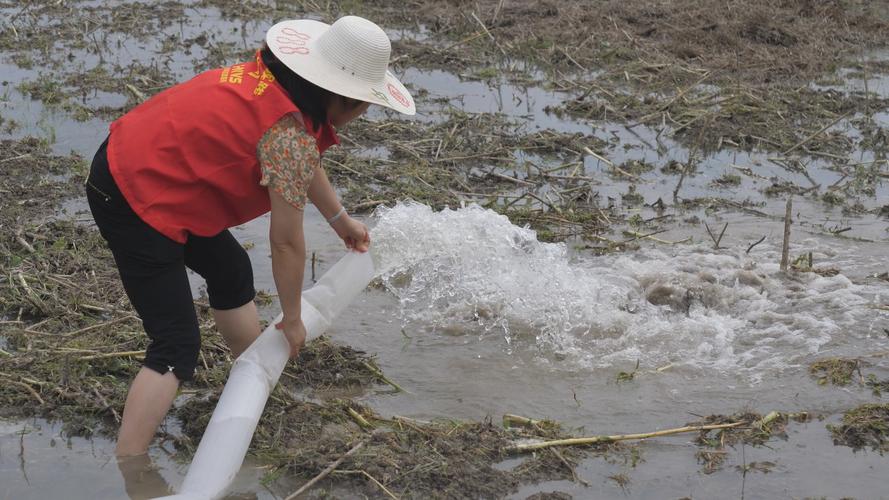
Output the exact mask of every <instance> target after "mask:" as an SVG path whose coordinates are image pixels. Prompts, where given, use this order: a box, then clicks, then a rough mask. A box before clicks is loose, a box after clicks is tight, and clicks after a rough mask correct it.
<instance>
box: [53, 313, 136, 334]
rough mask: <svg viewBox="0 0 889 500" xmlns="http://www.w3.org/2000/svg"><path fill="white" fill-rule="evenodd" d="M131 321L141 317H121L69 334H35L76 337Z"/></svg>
mask: <svg viewBox="0 0 889 500" xmlns="http://www.w3.org/2000/svg"><path fill="white" fill-rule="evenodd" d="M130 319H135V320H138V319H139V317H138V316H132V315H129V316H123V317H120V318H117V319H113V320H111V321H106V322H104V323H97V324H95V325H91V326H87V327H84V328H81V329H79V330H74V331H73V332H68V333H60V334H55V333H46V332H35V333H38V334H40V335H52V336H59V337H75V336H77V335H80V334H82V333H86V332H90V331H92V330H96V329H98V328H103V327H106V326H111V325H116V324H117V323H122V322H124V321H127V320H130Z"/></svg>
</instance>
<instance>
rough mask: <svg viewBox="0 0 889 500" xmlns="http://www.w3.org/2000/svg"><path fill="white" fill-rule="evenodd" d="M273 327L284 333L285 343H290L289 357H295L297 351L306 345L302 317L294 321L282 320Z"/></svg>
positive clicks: (297, 353)
mask: <svg viewBox="0 0 889 500" xmlns="http://www.w3.org/2000/svg"><path fill="white" fill-rule="evenodd" d="M275 327H276V328H277V329H278V330H281V331H282V332H283V333H284V337H285V338H286V339H287V343H289V344H290V357H291V358H295V357H296V356H297V355H299V351H300V350H301V349H302V348H303V346H305V345H306V326H305V325H303V322H302V319H297V320H295V321H288V320H284V321H282V322H280V323H278V324H277V325H275Z"/></svg>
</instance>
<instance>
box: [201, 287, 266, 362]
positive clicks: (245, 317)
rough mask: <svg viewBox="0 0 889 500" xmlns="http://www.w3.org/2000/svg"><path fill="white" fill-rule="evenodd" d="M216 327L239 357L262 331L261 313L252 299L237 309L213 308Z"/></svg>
mask: <svg viewBox="0 0 889 500" xmlns="http://www.w3.org/2000/svg"><path fill="white" fill-rule="evenodd" d="M211 311H213V319H215V320H216V329H217V330H219V333H220V334H222V338H223V339H225V343H226V344H228V348H229V349H231V351H232V357H234V358H237V357H238V356H240V355H241V353H242V352H244V351H245V350H246V349H247V348H248V347H250V344H252V343H253V341H254V340H256V337H259V334H260V333H262V332H261V331H260V329H259V313H257V312H256V303H255V302H253V301H252V300H251V301H250V302H247V303H246V304H244V305H243V306H241V307H237V308H235V309H225V310H222V309H211Z"/></svg>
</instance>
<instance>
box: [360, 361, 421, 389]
mask: <svg viewBox="0 0 889 500" xmlns="http://www.w3.org/2000/svg"><path fill="white" fill-rule="evenodd" d="M362 364H363V365H364V367H365V368H367V369H368V370H370V372H371V373H373V374H374V376H375V377H377V378H378V379H379V380H380V381H381V382H384V383H386V384H388V385H390V386H392V388H393V389H395V390H396V391H398V392H404V393H407V394H410V393H409V392H408V391H406V390H404V389H403V388H402V387H401V386H400V385H398V384H396V383H395V382H393V381H392V380H390V379H389V377H387V376H386V375H384V374H383V372H382V371H381V370H380V369H379V368H377V367H376V366H374V365H372V364H370V363H368V362H367V361H365V362H364V363H362Z"/></svg>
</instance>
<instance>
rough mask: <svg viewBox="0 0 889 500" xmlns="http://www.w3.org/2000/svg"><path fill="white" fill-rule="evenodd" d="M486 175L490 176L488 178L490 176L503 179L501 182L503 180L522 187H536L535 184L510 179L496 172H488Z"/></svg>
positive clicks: (514, 178) (513, 178)
mask: <svg viewBox="0 0 889 500" xmlns="http://www.w3.org/2000/svg"><path fill="white" fill-rule="evenodd" d="M488 175H490V176H492V177H497V178H498V179H503V180H505V181H509V182H515V183H516V184H520V185H522V186H534V187H537V184H534V183H533V182H528V181H526V180H522V179H518V178H516V177H510V176H508V175H504V174H501V173H498V172H488Z"/></svg>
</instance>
